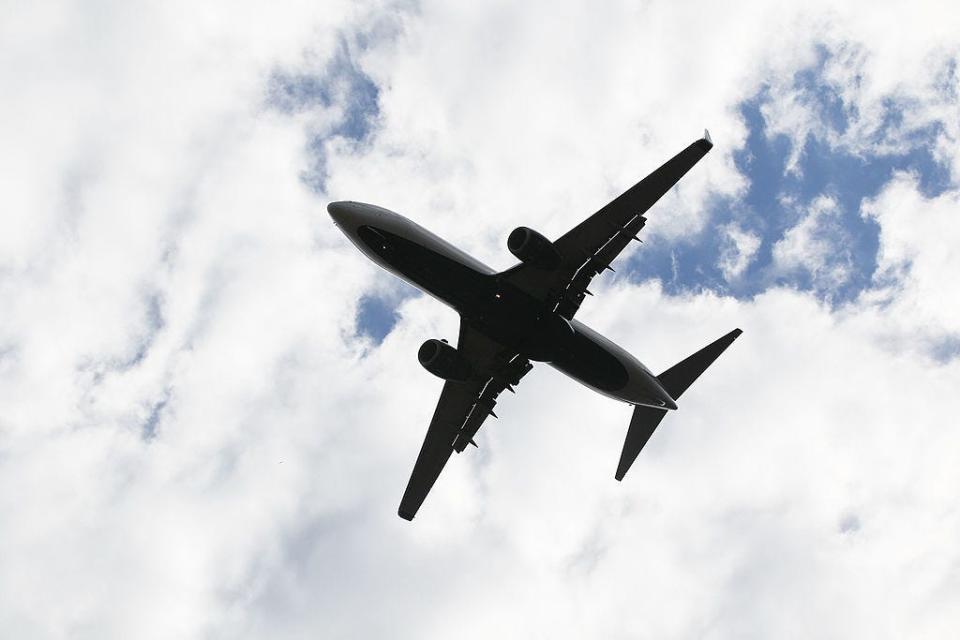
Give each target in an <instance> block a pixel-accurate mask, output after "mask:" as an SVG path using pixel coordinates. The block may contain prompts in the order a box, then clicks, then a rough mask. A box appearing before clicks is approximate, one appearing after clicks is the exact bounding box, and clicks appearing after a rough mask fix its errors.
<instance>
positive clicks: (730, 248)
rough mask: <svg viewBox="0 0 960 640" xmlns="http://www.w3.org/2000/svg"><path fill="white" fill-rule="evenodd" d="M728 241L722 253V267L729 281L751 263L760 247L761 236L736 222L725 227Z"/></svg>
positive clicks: (724, 275)
mask: <svg viewBox="0 0 960 640" xmlns="http://www.w3.org/2000/svg"><path fill="white" fill-rule="evenodd" d="M723 231H724V233H725V234H726V236H727V238H728V241H727V243H726V246H725V247H724V249H723V252H722V253H721V255H720V265H719V266H720V269H721V271H723V277H724V278H726V279H727V280H728V281H730V280H735V279H736V278H738V277H739V276H740V275H741V274H743V272H744V270H745V269H746V268H747V267H748V266H749V265H750V261H751V260H752V259H753V257H754V255H756V253H757V250H758V249H759V248H760V237H759V236H758V235H756V234H753V233H750V232H749V231H744V230H743V229H740V228H739V227H737V226H736V225H734V224H729V225H727V226H726V227H724V229H723Z"/></svg>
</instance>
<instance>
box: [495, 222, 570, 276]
mask: <svg viewBox="0 0 960 640" xmlns="http://www.w3.org/2000/svg"><path fill="white" fill-rule="evenodd" d="M507 248H508V249H510V253H512V254H513V255H515V256H517V257H518V258H520V260H521V261H523V263H524V264H529V265H532V266H534V267H540V268H541V269H555V268H557V267H559V266H560V252H559V251H557V248H556V247H554V246H553V243H552V242H550V241H549V240H547V239H546V238H544V237H543V236H542V235H540V234H539V233H537V232H536V231H534V230H533V229H530V228H528V227H517V228H516V229H514V230H513V231H511V232H510V236H509V237H508V238H507Z"/></svg>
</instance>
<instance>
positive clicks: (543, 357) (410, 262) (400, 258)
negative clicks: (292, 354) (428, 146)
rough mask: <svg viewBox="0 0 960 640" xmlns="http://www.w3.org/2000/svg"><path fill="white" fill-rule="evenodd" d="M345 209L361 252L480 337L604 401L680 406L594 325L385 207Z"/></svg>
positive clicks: (343, 218) (339, 216)
mask: <svg viewBox="0 0 960 640" xmlns="http://www.w3.org/2000/svg"><path fill="white" fill-rule="evenodd" d="M337 204H338V207H339V209H338V211H339V213H332V215H333V217H334V219H335V221H336V222H337V224H338V225H339V226H340V227H341V228H342V229H343V231H344V232H345V233H346V235H347V236H348V237H349V238H350V239H351V240H352V241H353V242H354V244H356V245H357V247H358V248H359V249H360V250H361V251H363V252H364V253H365V254H366V255H367V256H368V257H369V258H370V259H372V260H373V261H374V262H376V263H377V264H379V265H380V266H382V267H383V268H385V269H386V270H388V271H390V272H391V273H393V274H395V275H397V276H399V277H400V278H402V279H403V280H405V281H407V282H409V283H410V284H412V285H414V286H416V287H417V288H419V289H421V290H423V291H425V292H426V293H429V294H430V295H431V296H433V297H435V298H437V299H438V300H440V301H441V302H443V303H444V304H447V305H448V306H450V307H452V308H453V309H455V310H456V311H457V312H458V313H459V314H460V315H461V316H462V317H463V318H464V320H466V321H467V322H469V323H470V324H471V325H473V326H474V327H475V328H476V329H477V330H478V331H480V332H482V333H485V334H486V335H488V336H489V337H490V338H493V339H494V340H496V341H497V342H499V343H501V344H503V345H504V346H505V347H509V348H510V349H513V350H515V351H517V352H519V353H521V354H522V355H523V356H524V357H526V358H528V359H530V360H535V361H540V362H545V363H547V364H550V365H551V366H553V367H554V368H556V369H558V370H559V371H561V372H563V373H565V374H566V375H568V376H570V377H571V378H573V379H575V380H577V381H578V382H581V383H582V384H584V385H586V386H588V387H590V388H591V389H594V390H595V391H598V392H599V393H602V394H604V395H607V396H610V397H612V398H616V399H618V400H622V401H624V402H628V403H630V404H637V405H646V406H652V407H657V408H668V409H675V408H676V404H675V403H674V401H673V399H672V398H670V396H669V394H668V393H667V392H666V391H665V390H664V389H663V388H662V386H661V385H660V384H659V382H658V381H657V379H656V377H655V376H654V375H653V374H652V373H651V372H650V371H649V370H648V369H647V368H646V367H645V366H643V364H642V363H640V362H639V361H638V360H637V359H636V358H634V357H633V356H632V355H630V354H629V353H628V352H627V351H625V350H624V349H622V348H621V347H619V346H618V345H616V344H614V343H613V342H611V341H610V340H608V339H606V338H604V337H603V336H601V335H600V334H598V333H596V332H595V331H593V330H592V329H590V328H589V327H587V326H586V325H584V324H582V323H580V322H577V321H576V320H572V321H568V320H566V319H564V318H561V317H560V316H558V315H556V314H553V313H551V312H550V310H548V309H546V308H545V305H544V303H543V302H542V301H540V300H537V299H535V298H534V297H532V296H530V295H529V294H527V293H525V292H524V291H521V290H519V289H517V288H516V287H514V286H512V285H510V284H509V283H506V282H504V281H502V280H501V279H500V278H499V277H498V274H497V273H496V272H495V271H494V270H493V269H491V268H490V267H488V266H486V265H484V264H483V263H481V262H480V261H478V260H476V259H474V258H472V257H471V256H469V255H467V254H466V253H464V252H463V251H461V250H459V249H457V248H456V247H454V246H453V245H451V244H449V243H448V242H446V241H444V240H443V239H442V238H439V237H438V236H436V235H434V234H432V233H431V232H429V231H427V230H426V229H424V228H422V227H420V226H418V225H416V224H415V223H413V222H411V221H410V220H407V219H406V218H404V217H402V216H400V215H398V214H395V213H393V212H390V211H388V210H386V209H382V208H380V207H374V206H372V205H365V204H361V203H337Z"/></svg>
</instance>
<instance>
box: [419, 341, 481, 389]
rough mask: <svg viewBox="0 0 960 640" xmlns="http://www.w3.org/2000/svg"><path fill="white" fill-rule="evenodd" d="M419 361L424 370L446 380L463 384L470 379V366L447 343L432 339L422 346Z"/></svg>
mask: <svg viewBox="0 0 960 640" xmlns="http://www.w3.org/2000/svg"><path fill="white" fill-rule="evenodd" d="M417 360H419V361H420V364H422V365H423V368H424V369H426V370H427V371H429V372H430V373H432V374H433V375H435V376H437V377H438V378H443V379H444V380H453V381H456V382H463V381H465V380H466V379H467V378H469V377H470V364H469V363H467V361H466V360H464V358H463V356H461V355H460V352H459V351H457V350H456V349H454V348H453V347H451V346H450V345H449V344H447V343H446V342H441V341H440V340H436V339H431V340H427V341H426V342H424V343H423V344H422V345H420V351H418V352H417Z"/></svg>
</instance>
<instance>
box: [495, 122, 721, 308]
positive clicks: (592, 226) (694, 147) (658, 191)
mask: <svg viewBox="0 0 960 640" xmlns="http://www.w3.org/2000/svg"><path fill="white" fill-rule="evenodd" d="M712 148H713V142H712V141H711V140H710V133H709V132H707V131H705V132H704V137H703V138H701V139H700V140H697V141H696V142H693V143H692V144H690V145H689V146H688V147H687V148H686V149H684V150H683V151H681V152H680V153H678V154H677V155H675V156H674V157H672V158H671V159H669V160H667V161H666V162H665V163H664V164H663V165H662V166H661V167H660V168H659V169H657V170H656V171H654V172H653V173H651V174H650V175H648V176H647V177H646V178H644V179H643V180H641V181H640V182H638V183H637V184H635V185H633V186H632V187H630V188H629V189H627V190H626V191H625V192H624V193H622V194H621V195H620V196H618V197H617V198H616V199H615V200H613V201H612V202H610V203H609V204H607V205H606V206H605V207H603V208H602V209H600V210H599V211H597V212H596V213H595V214H593V215H592V216H590V217H589V218H587V219H586V220H584V221H583V222H581V223H580V224H578V225H577V226H576V227H574V228H573V229H571V230H570V231H568V232H567V233H565V234H563V235H562V236H560V237H559V238H558V239H557V240H556V241H555V242H554V246H555V247H556V248H557V251H559V253H560V256H561V258H562V260H561V263H560V266H559V267H557V268H555V269H543V268H540V267H535V266H532V265H527V264H519V265H517V266H515V267H513V268H512V269H509V270H507V271H505V272H504V273H503V274H502V276H501V277H502V278H503V279H504V280H506V281H508V282H510V283H512V284H514V285H516V286H517V287H518V288H520V289H521V290H523V291H526V292H527V293H530V294H531V295H533V296H534V297H536V298H538V299H541V300H544V301H546V303H547V306H548V307H549V308H550V309H551V310H552V311H554V312H556V313H558V314H560V315H561V316H563V317H564V318H567V319H568V320H569V319H572V318H573V316H574V314H576V312H577V310H578V309H579V308H580V304H581V303H582V302H583V299H584V297H585V296H587V295H592V294H591V293H590V292H589V291H588V290H587V286H588V285H589V284H590V282H591V281H592V280H593V278H594V277H595V276H597V275H598V274H600V273H603V272H604V271H605V270H607V269H610V270H611V271H612V269H611V268H610V263H611V262H613V260H614V259H615V258H616V257H617V256H618V255H619V254H620V252H621V251H623V249H624V247H626V246H627V245H628V244H630V241H631V240H639V238H637V233H639V231H640V230H641V229H642V228H643V226H644V224H645V223H646V220H647V219H646V218H645V217H644V216H643V214H644V213H646V211H647V210H648V209H650V207H652V206H653V205H654V203H656V202H657V200H659V199H660V198H661V197H662V196H663V195H664V194H665V193H666V192H667V191H669V190H670V188H671V187H673V185H675V184H676V183H677V182H678V181H679V180H680V178H682V177H683V176H684V174H686V173H687V171H689V170H690V169H691V168H692V167H693V165H695V164H696V163H697V162H699V161H700V159H701V158H703V156H705V155H706V154H707V152H708V151H710V149H712Z"/></svg>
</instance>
